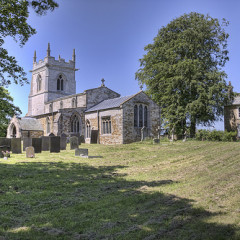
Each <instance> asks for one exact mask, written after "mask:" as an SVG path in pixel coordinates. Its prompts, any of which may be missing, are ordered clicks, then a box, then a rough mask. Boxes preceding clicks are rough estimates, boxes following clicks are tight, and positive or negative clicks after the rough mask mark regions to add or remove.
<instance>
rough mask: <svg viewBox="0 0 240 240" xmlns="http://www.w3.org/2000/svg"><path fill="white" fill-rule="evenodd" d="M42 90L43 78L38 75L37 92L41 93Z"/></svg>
mask: <svg viewBox="0 0 240 240" xmlns="http://www.w3.org/2000/svg"><path fill="white" fill-rule="evenodd" d="M41 88H42V77H41V75H38V77H37V91H38V92H39V91H41Z"/></svg>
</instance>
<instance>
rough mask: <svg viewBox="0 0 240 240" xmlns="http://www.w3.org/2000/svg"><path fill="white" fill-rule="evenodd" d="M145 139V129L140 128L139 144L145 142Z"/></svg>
mask: <svg viewBox="0 0 240 240" xmlns="http://www.w3.org/2000/svg"><path fill="white" fill-rule="evenodd" d="M145 137H146V127H145V126H144V127H142V128H141V142H142V141H144V140H145Z"/></svg>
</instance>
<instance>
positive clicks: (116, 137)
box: [85, 109, 123, 144]
mask: <svg viewBox="0 0 240 240" xmlns="http://www.w3.org/2000/svg"><path fill="white" fill-rule="evenodd" d="M107 116H110V117H111V130H112V131H111V134H103V132H102V117H107ZM97 118H98V117H97V113H96V112H94V113H86V116H85V120H86V121H87V120H89V122H90V125H91V129H94V130H97V129H98V120H97ZM122 127H123V125H122V109H111V110H102V111H100V112H99V130H100V131H99V143H100V144H122V143H123V137H122V132H123V128H122ZM85 142H86V143H89V142H90V139H85Z"/></svg>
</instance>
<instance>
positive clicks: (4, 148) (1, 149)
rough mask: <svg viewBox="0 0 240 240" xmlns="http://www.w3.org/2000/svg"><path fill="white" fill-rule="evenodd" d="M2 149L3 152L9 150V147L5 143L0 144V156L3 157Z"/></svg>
mask: <svg viewBox="0 0 240 240" xmlns="http://www.w3.org/2000/svg"><path fill="white" fill-rule="evenodd" d="M2 151H4V152H6V151H8V152H10V151H11V149H10V147H9V146H7V145H2V146H0V158H3V157H4V155H3V153H2Z"/></svg>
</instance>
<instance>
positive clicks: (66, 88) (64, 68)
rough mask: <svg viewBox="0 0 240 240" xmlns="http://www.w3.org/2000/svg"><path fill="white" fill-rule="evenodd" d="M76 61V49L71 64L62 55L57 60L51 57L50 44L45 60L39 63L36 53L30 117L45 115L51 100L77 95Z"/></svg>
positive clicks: (30, 97) (29, 107)
mask: <svg viewBox="0 0 240 240" xmlns="http://www.w3.org/2000/svg"><path fill="white" fill-rule="evenodd" d="M75 61H76V55H75V49H73V55H72V60H69V62H65V60H64V59H62V58H61V57H60V55H59V58H58V59H57V60H56V59H55V58H54V57H52V56H51V50H50V43H48V48H47V56H46V57H45V58H44V60H39V62H37V56H36V51H35V52H34V57H33V69H32V71H31V72H32V80H31V90H30V94H29V97H28V114H27V115H28V116H38V115H42V114H44V113H45V110H44V109H45V108H44V105H45V103H47V102H48V101H50V100H54V99H57V98H60V97H64V96H68V95H72V94H76V81H75V71H77V69H76V68H75Z"/></svg>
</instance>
